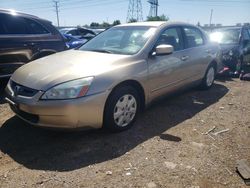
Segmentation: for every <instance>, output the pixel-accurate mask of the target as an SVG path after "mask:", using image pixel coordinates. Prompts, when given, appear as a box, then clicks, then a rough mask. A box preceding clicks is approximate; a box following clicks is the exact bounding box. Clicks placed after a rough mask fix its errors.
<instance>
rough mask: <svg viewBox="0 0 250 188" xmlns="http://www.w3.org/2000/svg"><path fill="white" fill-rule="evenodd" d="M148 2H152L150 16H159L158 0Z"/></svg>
mask: <svg viewBox="0 0 250 188" xmlns="http://www.w3.org/2000/svg"><path fill="white" fill-rule="evenodd" d="M148 3H149V4H150V10H149V14H148V16H149V17H156V16H158V6H159V3H158V0H149V1H148Z"/></svg>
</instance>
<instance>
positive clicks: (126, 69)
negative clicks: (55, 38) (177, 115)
mask: <svg viewBox="0 0 250 188" xmlns="http://www.w3.org/2000/svg"><path fill="white" fill-rule="evenodd" d="M117 36H119V37H117ZM219 56H220V49H219V45H218V44H216V43H211V42H210V41H209V39H208V37H207V35H206V34H205V33H204V32H203V31H202V30H201V29H199V28H198V27H195V26H193V25H190V24H185V23H177V22H173V23H171V22H140V23H130V24H124V25H119V26H115V27H112V28H110V29H108V30H106V31H104V32H102V33H100V34H99V35H97V36H96V37H95V38H93V39H91V40H90V41H88V42H87V43H86V44H84V45H83V46H81V47H80V48H79V49H77V50H68V51H65V52H61V53H57V54H55V55H51V56H49V57H46V58H43V59H40V60H36V61H34V62H32V63H29V64H27V65H25V66H23V67H21V68H20V69H18V70H17V71H16V72H15V73H14V74H13V75H12V77H11V79H10V81H9V83H8V85H7V87H6V95H7V98H6V100H7V101H8V102H9V103H10V106H11V109H12V110H13V111H14V112H15V113H16V114H17V115H18V116H19V117H21V118H22V119H24V120H25V121H27V122H29V123H31V124H34V125H38V126H42V127H53V128H83V127H85V128H90V127H92V128H101V127H102V126H104V127H105V128H108V129H110V130H112V131H122V130H125V129H128V128H129V127H131V126H132V125H133V123H134V122H135V119H136V117H137V115H138V113H139V111H140V110H142V109H143V108H144V107H145V106H148V105H149V104H150V103H151V102H152V101H153V100H155V99H157V98H159V97H162V96H163V95H166V94H168V93H171V92H174V91H177V90H178V89H181V88H183V87H191V86H192V87H193V86H200V87H201V88H203V89H209V88H210V87H212V85H213V83H214V78H215V75H216V73H217V72H218V71H219V69H220V58H219ZM48 67H49V68H48Z"/></svg>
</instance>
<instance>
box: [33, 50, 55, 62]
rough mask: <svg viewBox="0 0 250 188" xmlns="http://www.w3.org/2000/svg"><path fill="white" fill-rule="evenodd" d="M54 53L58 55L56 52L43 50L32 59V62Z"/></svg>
mask: <svg viewBox="0 0 250 188" xmlns="http://www.w3.org/2000/svg"><path fill="white" fill-rule="evenodd" d="M54 53H56V51H54V50H42V51H40V52H39V53H37V54H35V55H34V56H33V57H32V61H33V60H36V59H39V58H42V57H45V56H48V55H51V54H54Z"/></svg>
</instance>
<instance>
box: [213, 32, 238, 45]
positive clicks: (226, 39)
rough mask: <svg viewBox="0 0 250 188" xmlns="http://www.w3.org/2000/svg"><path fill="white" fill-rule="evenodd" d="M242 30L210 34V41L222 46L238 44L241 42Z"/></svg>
mask: <svg viewBox="0 0 250 188" xmlns="http://www.w3.org/2000/svg"><path fill="white" fill-rule="evenodd" d="M239 38H240V29H226V30H220V31H216V32H214V33H211V34H210V39H211V40H212V41H214V42H218V43H220V44H236V43H238V42H239Z"/></svg>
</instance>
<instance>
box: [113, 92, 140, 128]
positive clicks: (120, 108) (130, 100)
mask: <svg viewBox="0 0 250 188" xmlns="http://www.w3.org/2000/svg"><path fill="white" fill-rule="evenodd" d="M136 112H137V102H136V99H135V97H134V96H133V95H130V94H126V95H124V96H122V97H121V98H120V99H119V100H118V101H117V103H116V105H115V108H114V113H113V114H114V115H113V117H114V121H115V123H116V124H117V125H118V126H119V127H125V126H127V125H128V124H129V123H130V122H131V121H133V119H134V117H135V115H136Z"/></svg>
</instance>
